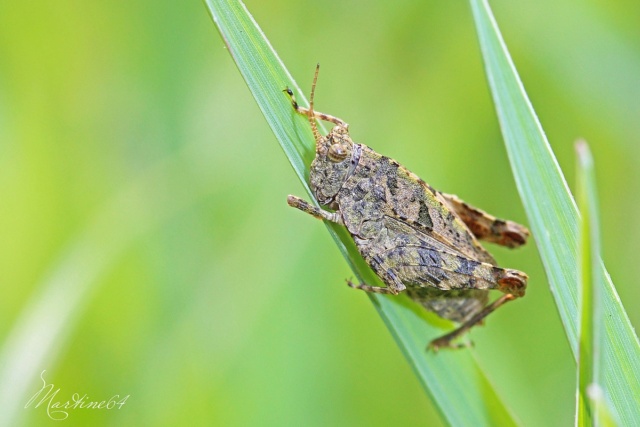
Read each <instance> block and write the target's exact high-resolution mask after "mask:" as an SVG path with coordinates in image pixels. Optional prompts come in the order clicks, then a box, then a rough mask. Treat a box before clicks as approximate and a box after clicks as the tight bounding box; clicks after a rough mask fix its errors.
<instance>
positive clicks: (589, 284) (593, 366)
mask: <svg viewBox="0 0 640 427" xmlns="http://www.w3.org/2000/svg"><path fill="white" fill-rule="evenodd" d="M576 152H577V155H578V179H577V182H578V185H577V195H578V206H579V208H580V244H579V253H578V255H579V266H578V268H579V274H580V283H579V289H580V299H579V308H580V331H579V332H580V333H579V341H580V344H579V349H580V354H579V356H578V407H577V414H576V416H577V425H578V426H591V425H603V426H612V425H616V423H615V422H614V418H613V413H612V411H611V408H610V405H609V403H608V402H607V401H606V396H604V394H603V393H602V386H601V375H600V371H601V370H602V368H601V358H600V351H601V350H600V349H601V348H602V335H603V329H604V322H603V316H602V288H603V286H604V285H603V278H602V270H601V268H600V219H599V215H598V196H597V192H596V178H595V171H594V166H593V157H592V155H591V151H590V150H589V146H588V145H587V143H586V142H585V141H579V142H578V143H577V144H576Z"/></svg>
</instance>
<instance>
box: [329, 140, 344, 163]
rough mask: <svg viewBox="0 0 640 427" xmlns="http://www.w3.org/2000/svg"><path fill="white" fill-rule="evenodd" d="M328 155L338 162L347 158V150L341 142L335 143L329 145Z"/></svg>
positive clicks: (330, 158)
mask: <svg viewBox="0 0 640 427" xmlns="http://www.w3.org/2000/svg"><path fill="white" fill-rule="evenodd" d="M327 157H329V160H331V161H332V162H334V163H338V162H341V161H343V160H344V159H346V158H347V150H346V149H345V147H344V146H343V145H341V144H333V145H332V146H330V147H329V152H328V153H327Z"/></svg>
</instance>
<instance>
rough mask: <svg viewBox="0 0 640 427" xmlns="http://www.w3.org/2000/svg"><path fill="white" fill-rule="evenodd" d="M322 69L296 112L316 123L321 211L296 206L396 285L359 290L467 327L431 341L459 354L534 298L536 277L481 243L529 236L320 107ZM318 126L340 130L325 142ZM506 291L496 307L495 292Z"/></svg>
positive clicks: (314, 174) (314, 180)
mask: <svg viewBox="0 0 640 427" xmlns="http://www.w3.org/2000/svg"><path fill="white" fill-rule="evenodd" d="M318 70H319V66H318V68H316V72H315V76H314V79H313V85H312V88H311V97H310V100H309V108H303V107H301V106H299V105H298V103H297V102H296V100H295V98H294V96H293V92H292V91H291V89H289V88H287V89H285V92H286V93H287V94H288V95H289V97H290V98H291V102H292V104H293V108H294V109H295V111H296V112H298V113H300V114H303V115H305V116H307V117H308V118H309V123H310V124H311V129H312V131H313V135H314V137H315V140H316V157H315V159H314V160H313V162H312V163H311V170H310V184H311V189H312V191H313V193H314V195H315V199H316V200H317V201H318V203H319V204H321V205H323V206H326V207H328V208H329V209H330V210H332V211H333V212H329V211H326V210H323V209H319V208H317V207H316V206H313V205H311V204H309V203H307V202H306V201H304V200H302V199H300V198H298V197H295V196H289V197H288V199H287V202H288V204H289V205H290V206H292V207H294V208H297V209H300V210H301V211H303V212H306V213H308V214H310V215H313V216H314V217H316V218H318V219H324V220H327V221H331V222H334V223H336V224H340V225H343V226H345V227H346V228H347V230H348V231H349V233H350V234H351V236H352V237H353V240H354V241H355V244H356V246H357V248H358V250H359V252H360V254H361V255H362V257H363V258H364V259H365V261H366V262H367V263H368V264H369V266H371V268H372V269H373V270H374V271H375V272H376V274H377V275H378V276H379V277H380V279H382V281H383V282H384V284H385V285H386V287H376V286H370V285H367V284H364V283H361V284H359V285H356V284H353V283H351V282H350V281H347V283H348V284H349V286H351V287H352V288H356V289H361V290H363V291H367V292H377V293H384V294H393V295H397V294H398V293H400V292H403V291H404V292H406V293H407V294H408V295H409V297H410V298H411V299H413V300H414V301H416V302H418V303H419V304H421V305H422V306H424V307H425V308H426V309H427V310H430V311H433V312H435V313H436V314H438V315H439V316H440V317H443V318H445V319H449V320H452V321H454V322H458V323H459V324H460V326H459V327H458V328H457V329H455V330H454V331H453V332H450V333H448V334H446V335H444V336H442V337H440V338H437V339H435V340H433V341H431V344H430V347H431V348H432V349H434V350H437V349H438V348H442V347H454V346H455V345H454V344H452V342H453V340H454V339H455V338H457V337H459V336H461V335H462V334H464V333H465V332H467V331H468V330H469V329H470V328H471V327H472V326H474V325H476V324H478V323H480V322H481V321H482V320H483V319H484V318H485V317H486V316H488V315H489V314H490V313H491V312H493V311H494V310H496V309H497V308H498V307H500V306H502V305H503V304H504V303H506V302H508V301H511V300H513V299H515V298H518V297H522V296H524V293H525V288H526V285H527V275H526V274H525V273H523V272H520V271H518V270H512V269H506V268H500V267H498V266H497V264H496V261H495V260H494V259H493V257H492V256H491V255H490V254H489V253H488V252H487V251H486V250H485V249H484V248H483V247H482V246H481V245H480V243H479V242H478V240H479V239H481V240H486V241H488V242H493V243H497V244H499V245H503V246H507V247H509V248H514V247H517V246H520V245H522V244H524V243H525V242H526V239H527V237H528V236H529V231H528V230H527V229H526V228H525V227H523V226H522V225H519V224H516V223H514V222H512V221H505V220H501V219H497V218H496V217H494V216H492V215H489V214H487V213H486V212H483V211H481V210H479V209H476V208H474V207H472V206H470V205H468V204H466V203H465V202H464V201H462V200H460V199H459V198H457V197H456V196H454V195H451V194H445V193H442V192H440V191H437V190H435V189H433V188H432V187H431V186H429V185H428V184H427V183H425V182H424V181H423V180H422V179H420V178H419V177H418V176H417V175H415V174H414V173H412V172H411V171H409V170H407V169H406V168H405V167H403V166H402V165H400V164H399V163H398V162H397V161H395V160H393V159H391V158H389V157H386V156H383V155H381V154H378V153H377V152H375V151H373V150H372V149H371V148H369V147H367V146H366V145H363V144H357V143H355V142H353V141H352V140H351V137H350V136H349V131H348V128H349V125H348V124H347V123H346V122H344V121H343V120H341V119H339V118H337V117H334V116H330V115H328V114H324V113H320V112H318V111H315V110H314V109H313V98H314V94H315V88H316V82H317V79H318ZM316 119H319V120H323V121H327V122H330V123H333V124H334V125H335V126H334V127H333V129H331V131H330V132H329V134H328V135H326V136H322V135H321V134H320V132H319V130H318V127H317V124H316ZM491 289H497V290H499V291H501V292H503V293H504V295H502V296H501V297H500V298H498V299H497V300H495V301H494V302H492V303H490V304H489V303H488V300H489V290H491Z"/></svg>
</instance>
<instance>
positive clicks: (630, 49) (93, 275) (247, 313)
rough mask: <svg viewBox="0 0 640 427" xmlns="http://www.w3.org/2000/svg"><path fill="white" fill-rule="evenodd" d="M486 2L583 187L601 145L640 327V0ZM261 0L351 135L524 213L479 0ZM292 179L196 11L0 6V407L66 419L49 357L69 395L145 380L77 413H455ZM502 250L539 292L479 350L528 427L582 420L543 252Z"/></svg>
mask: <svg viewBox="0 0 640 427" xmlns="http://www.w3.org/2000/svg"><path fill="white" fill-rule="evenodd" d="M491 4H492V7H493V9H494V13H495V14H496V19H497V21H498V24H499V25H500V27H501V29H502V31H503V35H504V37H505V40H506V42H507V45H508V47H509V49H510V51H511V54H512V56H513V59H514V61H515V64H516V66H517V67H518V70H519V72H520V75H521V77H522V79H523V81H524V84H525V87H526V89H527V90H528V93H529V96H530V98H531V100H532V102H533V105H534V108H535V109H536V111H537V113H538V115H539V117H540V120H541V122H542V125H543V127H544V129H545V131H546V133H547V136H548V138H549V140H550V142H551V145H552V147H553V149H554V150H555V152H556V154H557V156H558V160H559V162H560V165H561V167H562V169H563V170H564V172H565V176H566V177H567V179H568V182H569V186H570V187H572V188H573V184H574V170H575V166H574V153H573V142H574V140H575V139H576V138H578V137H584V138H586V139H587V140H588V141H589V142H590V144H591V147H592V149H593V152H594V156H595V158H596V170H597V174H598V186H599V191H600V202H601V211H602V212H601V219H602V230H603V251H604V259H605V262H606V264H607V266H608V269H609V272H610V273H611V276H612V278H613V281H614V283H615V284H616V285H617V288H618V291H619V293H620V296H621V298H622V301H623V303H624V305H625V306H626V308H627V311H628V313H629V316H630V318H631V321H632V323H633V324H634V325H635V326H637V325H639V324H640V312H639V311H638V308H639V307H640V304H639V303H638V301H639V300H640V287H638V286H637V283H636V282H637V280H636V279H635V278H636V277H638V276H640V262H638V261H637V260H636V256H637V254H638V251H637V248H638V244H637V242H638V241H639V240H640V225H639V224H640V221H638V220H637V218H638V214H637V210H638V209H640V171H639V170H638V165H639V164H640V144H639V143H640V120H639V118H640V116H639V114H640V84H639V81H638V78H639V77H638V76H640V27H639V26H638V25H637V23H638V22H639V19H640V3H638V2H634V1H630V0H629V1H618V2H615V3H603V2H578V1H572V2H570V1H565V2H555V1H551V0H541V1H538V2H510V1H508V0H500V1H493V2H492V3H491ZM247 7H248V8H249V10H250V11H251V12H252V13H253V14H254V17H255V18H256V20H257V22H258V23H259V24H260V25H261V27H262V29H263V30H264V32H265V33H266V35H267V37H268V38H269V39H270V41H271V43H272V44H273V46H274V48H275V49H276V50H277V51H278V53H279V54H280V56H281V58H282V60H283V61H284V63H285V64H286V66H287V67H288V68H289V70H290V71H291V72H292V74H293V75H294V77H295V78H296V79H297V81H298V83H299V84H300V86H301V87H304V88H308V87H309V86H310V83H311V79H312V75H313V70H314V66H315V64H316V62H320V63H322V66H323V68H322V73H321V76H320V81H319V84H318V93H317V105H318V109H320V110H322V111H326V112H328V113H332V114H335V115H338V116H339V117H342V118H344V119H345V120H347V121H348V122H349V123H351V131H352V136H353V137H354V139H356V140H358V141H361V142H363V143H366V144H367V145H370V146H372V147H373V148H374V149H376V150H377V151H379V152H382V153H384V154H387V155H389V156H392V157H395V158H396V159H398V160H399V161H400V162H402V163H404V164H405V165H406V166H408V167H409V168H410V169H411V170H413V171H415V172H417V173H418V174H419V175H420V176H421V177H422V178H424V179H425V180H426V181H427V182H429V183H430V184H432V185H433V186H434V187H436V188H438V189H441V190H443V191H447V192H452V193H456V194H458V195H459V196H461V197H463V198H464V199H466V200H467V201H468V202H470V203H473V204H475V205H477V206H480V207H482V208H484V209H486V210H488V211H489V212H491V213H495V214H497V215H499V216H502V217H506V218H509V219H513V220H517V221H520V222H524V223H526V218H525V216H524V212H523V210H522V207H521V205H520V202H519V198H518V194H517V192H516V189H515V185H514V183H513V179H512V177H511V172H510V170H509V166H508V161H507V158H506V154H505V151H504V147H503V145H502V142H501V136H500V131H499V128H498V124H497V120H496V117H495V114H494V110H493V106H492V103H491V100H490V97H489V92H488V88H487V84H486V81H485V77H484V72H483V69H482V63H481V58H480V55H479V51H478V46H477V41H476V36H475V30H474V27H473V22H472V20H471V14H470V11H469V7H468V5H467V3H466V2H464V1H462V2H444V1H439V2H438V1H429V2H413V1H408V0H401V1H399V2H394V4H393V5H391V4H390V2H374V3H371V2H340V1H336V0H329V1H325V2H322V3H321V4H319V3H318V2H308V1H291V0H273V1H269V2H261V1H256V0H248V1H247ZM287 194H299V195H302V194H303V190H302V187H301V185H300V183H299V182H298V181H297V178H296V177H295V175H294V174H293V172H292V169H291V167H290V166H289V165H288V163H287V160H286V158H285V156H284V155H283V154H282V152H281V150H280V148H278V144H277V142H276V140H275V137H274V136H273V135H272V134H271V132H270V130H269V128H268V126H267V125H266V123H265V121H264V119H263V118H262V116H261V113H260V111H259V110H258V108H257V107H256V105H255V104H254V102H253V99H252V98H251V95H250V94H249V91H248V90H247V89H246V87H245V85H244V83H243V81H242V79H241V77H240V75H239V73H238V72H237V70H236V68H235V65H234V64H233V61H232V60H231V58H230V56H229V54H228V52H227V51H226V49H225V47H224V44H223V42H222V40H221V39H220V37H219V35H218V34H217V31H216V29H215V27H214V25H213V23H212V21H211V19H210V17H209V15H208V12H207V10H206V7H205V6H204V5H203V4H202V3H200V2H183V3H180V2H159V1H155V2H151V1H137V2H125V1H122V0H114V1H109V2H82V1H77V0H75V1H74V0H59V1H56V2H53V1H50V2H47V1H38V2H9V1H2V2H0V235H1V236H2V245H1V246H0V251H1V253H0V283H1V286H2V288H1V289H2V293H1V294H2V296H1V297H0V413H2V414H4V415H3V416H5V417H7V416H9V415H10V416H17V417H18V419H19V420H20V422H21V423H22V425H27V426H31V425H36V426H38V425H49V424H50V423H52V422H53V421H51V420H50V419H49V418H47V415H46V412H45V410H44V409H43V408H42V407H40V408H33V407H30V408H27V409H25V408H24V405H25V404H26V402H27V400H28V399H29V397H30V396H31V395H33V394H34V393H35V392H36V391H37V390H38V389H39V388H40V387H41V386H42V382H41V380H40V379H39V375H40V372H41V371H43V370H46V371H47V372H46V373H45V378H46V380H47V382H49V383H52V384H54V385H55V386H56V387H59V388H60V389H61V391H60V393H59V395H58V397H57V400H62V401H65V400H68V399H69V398H70V396H71V394H73V393H80V394H81V395H82V394H87V396H88V399H90V400H105V399H109V398H110V397H111V396H113V395H115V394H119V395H121V396H123V395H130V398H129V400H128V401H127V403H126V404H125V405H124V406H123V407H122V408H121V409H112V410H93V411H91V410H72V411H70V415H69V418H68V419H67V420H65V421H64V423H65V425H70V426H76V425H78V426H80V425H89V424H90V425H96V426H99V425H109V426H125V425H126V426H129V425H131V426H134V425H135V426H140V425H155V426H163V425H166V426H172V425H179V424H183V423H185V422H186V421H189V422H190V425H261V426H262V425H278V426H280V425H318V426H320V425H322V426H323V425H345V426H346V425H390V424H396V425H436V426H437V425H441V421H440V419H439V417H438V415H437V413H436V410H435V409H434V408H433V406H432V404H431V403H430V402H429V400H428V399H427V397H426V396H425V393H424V392H423V390H422V389H421V387H420V385H419V383H418V380H417V379H416V378H415V377H414V376H413V374H412V371H411V369H410V367H409V365H408V364H407V362H406V361H405V360H404V358H403V356H402V354H401V353H400V351H399V350H398V348H397V347H396V346H395V343H394V342H393V339H392V338H391V336H390V335H389V333H388V332H387V331H386V329H385V326H384V325H383V323H382V321H381V320H380V319H379V318H378V316H377V314H376V312H375V310H374V308H373V307H372V305H371V304H370V303H369V301H368V300H367V298H366V297H365V295H364V294H361V293H358V292H355V291H353V290H351V289H349V288H347V286H346V285H345V283H344V279H345V278H347V277H350V276H351V273H350V271H349V270H348V267H347V265H346V263H345V261H344V260H343V259H342V257H341V255H340V253H339V252H338V250H337V249H336V247H335V245H334V243H333V242H332V241H331V239H330V237H329V235H328V234H327V233H326V231H325V229H324V227H322V226H321V224H320V223H319V222H317V221H313V220H311V219H310V218H309V217H308V216H306V215H303V214H301V213H300V212H297V211H294V210H292V209H290V208H288V207H287V204H286V202H285V199H286V195H287ZM490 249H491V250H492V252H494V253H495V254H496V256H497V258H498V260H499V262H500V263H501V264H503V265H505V266H509V267H512V268H518V269H521V270H524V271H526V272H528V273H529V275H530V277H531V279H530V287H529V291H528V293H527V297H526V298H525V299H523V300H521V301H518V302H517V303H514V304H513V305H509V306H507V307H505V308H504V309H501V310H499V311H498V312H497V313H495V314H494V315H492V316H491V317H490V318H489V319H488V322H487V325H486V326H485V327H483V328H478V329H477V330H474V331H473V332H472V339H473V340H474V342H475V343H476V347H475V349H474V350H473V351H474V352H475V353H476V355H477V359H478V360H479V363H480V364H481V365H482V366H484V367H485V368H486V369H487V371H488V372H489V375H490V378H491V380H492V382H493V383H494V384H495V387H496V388H497V390H498V391H499V392H500V394H501V396H502V397H503V399H504V400H505V401H506V402H507V403H508V405H509V406H510V407H511V409H512V410H513V412H514V413H515V414H516V415H517V417H519V418H520V419H521V420H522V421H523V422H524V424H525V425H531V426H537V425H569V424H570V423H572V419H573V414H574V404H575V395H574V392H575V382H576V380H575V365H574V362H573V360H572V356H571V354H570V352H569V348H568V345H567V341H566V339H565V336H564V332H563V329H562V326H561V323H560V320H559V317H558V314H557V311H556V309H555V305H554V303H553V300H552V296H551V294H550V292H549V288H548V285H547V283H546V279H545V275H544V273H543V270H542V267H541V264H540V261H539V258H538V255H537V252H536V249H535V245H533V244H531V245H529V246H528V247H526V248H524V249H521V250H518V251H515V252H510V251H508V250H504V249H502V248H497V247H491V248H490ZM430 338H432V337H427V336H425V343H426V342H427V341H429V339H430ZM441 357H447V355H446V353H442V356H441ZM7 419H8V418H4V420H5V421H6V420H7ZM2 420H3V418H0V422H1V421H2ZM12 425H15V424H14V423H12Z"/></svg>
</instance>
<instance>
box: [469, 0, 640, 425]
mask: <svg viewBox="0 0 640 427" xmlns="http://www.w3.org/2000/svg"><path fill="white" fill-rule="evenodd" d="M470 1H471V7H472V10H473V16H474V20H475V23H476V29H477V32H478V38H479V40H480V47H481V50H482V55H483V58H484V64H485V69H486V73H487V78H488V81H489V85H490V87H491V93H492V96H493V100H494V103H495V107H496V111H497V114H498V119H499V121H500V127H501V129H502V133H503V136H504V140H505V144H506V147H507V152H508V154H509V160H510V162H511V167H512V170H513V173H514V177H515V181H516V184H517V187H518V190H519V192H520V197H521V198H522V201H523V203H524V207H525V210H526V212H527V216H528V218H529V223H530V225H531V228H532V231H533V236H534V237H535V239H536V243H537V245H538V250H539V252H540V256H541V258H542V262H543V264H544V267H545V271H546V273H547V277H548V279H549V283H550V286H551V291H552V293H553V296H554V298H555V301H556V305H557V307H558V310H559V312H560V317H561V319H562V322H563V324H564V327H565V331H566V334H567V337H568V339H569V343H570V345H571V349H572V351H573V354H574V357H575V358H576V359H577V357H578V327H577V321H578V308H577V287H576V283H578V275H577V265H578V263H577V250H576V248H577V236H578V211H577V208H576V205H575V202H574V200H573V198H572V196H571V193H570V192H569V189H568V187H567V184H566V181H565V179H564V177H563V175H562V173H561V171H560V168H559V166H558V162H557V160H556V158H555V156H554V155H553V152H552V150H551V147H550V145H549V143H548V141H547V139H546V137H545V135H544V132H543V131H542V127H541V126H540V123H539V121H538V118H537V117H536V115H535V112H534V111H533V107H532V106H531V103H530V102H529V99H528V98H527V95H526V93H525V91H524V88H523V86H522V83H521V82H520V79H519V77H518V74H517V72H516V70H515V67H514V65H513V62H512V61H511V58H510V56H509V53H508V52H507V49H506V46H505V44H504V42H503V40H502V36H501V35H500V32H499V30H498V27H497V24H496V22H495V20H494V18H493V15H492V13H491V10H490V8H489V5H488V3H487V1H486V0H470ZM596 265H597V266H598V270H599V272H600V274H601V275H602V277H603V289H602V308H603V310H604V312H605V313H606V315H605V316H604V322H605V333H604V336H603V337H602V339H603V342H604V345H603V351H602V354H601V357H602V366H603V370H602V372H601V378H602V381H603V384H602V386H603V388H604V393H605V397H607V400H608V401H610V402H612V404H613V409H614V410H615V412H616V413H617V414H618V415H619V417H620V420H621V421H622V423H623V425H639V424H640V374H639V373H640V345H639V344H638V338H637V336H636V335H635V332H634V330H633V328H632V326H631V323H630V322H629V318H628V316H627V314H626V312H625V311H624V308H623V307H622V304H621V302H620V299H619V297H618V295H617V293H616V290H615V288H614V286H613V283H612V282H611V278H610V277H609V275H608V274H607V272H606V270H605V269H604V266H603V265H602V263H601V261H600V260H598V261H597V263H596ZM533 285H534V286H535V284H533ZM530 327H535V325H534V324H533V323H532V324H531V325H530Z"/></svg>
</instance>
